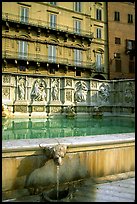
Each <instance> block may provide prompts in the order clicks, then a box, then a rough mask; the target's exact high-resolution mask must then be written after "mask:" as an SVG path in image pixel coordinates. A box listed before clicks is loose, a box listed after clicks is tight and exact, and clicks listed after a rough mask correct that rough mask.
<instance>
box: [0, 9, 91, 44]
mask: <svg viewBox="0 0 137 204" xmlns="http://www.w3.org/2000/svg"><path fill="white" fill-rule="evenodd" d="M2 22H3V23H4V22H5V23H4V25H5V26H6V28H8V29H9V27H10V26H13V27H15V28H16V29H17V30H19V28H21V27H22V28H25V29H27V30H28V32H30V30H31V29H34V30H36V28H37V32H38V35H40V33H41V32H42V31H43V32H46V34H47V35H49V34H50V33H55V32H56V34H57V36H59V35H62V36H64V38H68V37H69V36H71V37H73V38H74V39H75V38H81V40H82V41H83V40H84V39H85V40H87V41H89V43H91V41H92V39H93V33H91V32H89V31H86V30H82V29H80V31H79V32H76V31H75V30H74V28H73V27H69V26H66V25H61V24H54V26H53V25H51V24H50V22H47V21H42V20H38V19H32V18H26V19H23V20H22V19H21V18H20V16H19V15H13V14H9V13H2Z"/></svg>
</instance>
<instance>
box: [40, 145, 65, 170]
mask: <svg viewBox="0 0 137 204" xmlns="http://www.w3.org/2000/svg"><path fill="white" fill-rule="evenodd" d="M40 147H41V148H42V149H43V150H44V151H45V153H46V154H47V156H48V157H49V159H53V160H54V163H55V164H56V165H57V166H61V165H62V163H63V162H62V158H64V156H65V154H66V151H67V146H66V145H62V144H58V145H55V146H53V147H44V146H41V145H40Z"/></svg>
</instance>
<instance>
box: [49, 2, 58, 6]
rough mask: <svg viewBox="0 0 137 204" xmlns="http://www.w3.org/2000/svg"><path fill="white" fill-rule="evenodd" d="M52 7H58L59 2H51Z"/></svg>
mask: <svg viewBox="0 0 137 204" xmlns="http://www.w3.org/2000/svg"><path fill="white" fill-rule="evenodd" d="M49 3H50V4H51V5H55V6H56V5H57V2H49Z"/></svg>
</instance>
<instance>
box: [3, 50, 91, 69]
mask: <svg viewBox="0 0 137 204" xmlns="http://www.w3.org/2000/svg"><path fill="white" fill-rule="evenodd" d="M2 59H3V60H4V61H6V62H8V61H10V62H11V63H15V61H16V62H25V63H26V64H27V63H28V64H33V65H34V64H35V65H36V64H43V65H44V66H45V64H49V65H52V64H54V65H55V64H56V65H61V66H64V67H66V66H67V67H72V68H74V69H76V68H80V69H90V70H93V66H92V63H90V62H87V61H75V60H69V59H68V58H61V57H53V56H52V57H51V56H50V57H49V56H47V55H41V54H37V53H36V54H31V53H18V52H12V51H8V50H6V51H3V52H2Z"/></svg>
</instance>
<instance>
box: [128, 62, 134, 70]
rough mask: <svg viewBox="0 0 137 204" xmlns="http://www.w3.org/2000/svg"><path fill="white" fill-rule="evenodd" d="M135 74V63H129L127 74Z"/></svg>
mask: <svg viewBox="0 0 137 204" xmlns="http://www.w3.org/2000/svg"><path fill="white" fill-rule="evenodd" d="M134 72H135V63H134V61H129V73H134Z"/></svg>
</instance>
